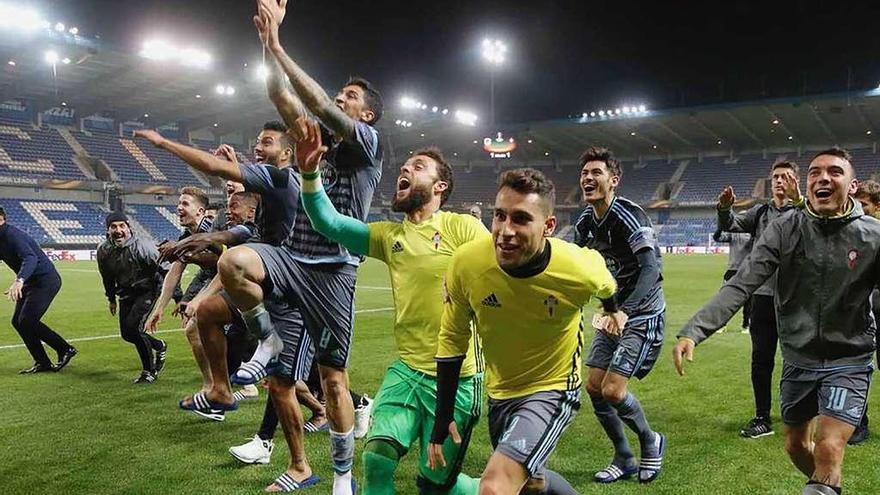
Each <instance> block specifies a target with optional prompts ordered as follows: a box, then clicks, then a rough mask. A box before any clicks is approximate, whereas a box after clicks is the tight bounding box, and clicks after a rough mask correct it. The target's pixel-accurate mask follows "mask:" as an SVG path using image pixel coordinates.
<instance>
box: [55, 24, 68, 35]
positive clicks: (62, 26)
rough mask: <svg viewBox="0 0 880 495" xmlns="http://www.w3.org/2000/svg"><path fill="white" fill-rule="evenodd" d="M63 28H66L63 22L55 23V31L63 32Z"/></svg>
mask: <svg viewBox="0 0 880 495" xmlns="http://www.w3.org/2000/svg"><path fill="white" fill-rule="evenodd" d="M65 29H66V28H65V27H64V24H62V23H60V22H59V23H57V24H55V31H58V32H59V33H63V32H64V30H65Z"/></svg>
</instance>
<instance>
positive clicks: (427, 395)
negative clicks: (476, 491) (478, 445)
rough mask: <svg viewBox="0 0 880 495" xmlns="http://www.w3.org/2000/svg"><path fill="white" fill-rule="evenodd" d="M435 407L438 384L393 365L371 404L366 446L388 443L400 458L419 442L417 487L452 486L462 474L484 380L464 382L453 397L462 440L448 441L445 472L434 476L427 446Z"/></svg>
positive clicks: (475, 378)
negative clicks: (377, 442)
mask: <svg viewBox="0 0 880 495" xmlns="http://www.w3.org/2000/svg"><path fill="white" fill-rule="evenodd" d="M436 405H437V379H436V378H434V377H433V376H430V375H426V374H425V373H422V372H420V371H416V370H414V369H412V368H410V367H409V366H407V365H405V364H403V363H402V362H401V361H400V360H397V361H395V362H394V363H392V364H391V366H389V367H388V370H387V371H386V372H385V379H384V380H382V386H381V387H379V391H378V392H377V393H376V399H375V403H374V404H373V423H372V426H371V427H370V433H369V435H368V436H367V441H370V440H373V439H376V440H386V441H389V442H391V443H394V444H396V447H397V448H398V449H399V450H400V452H401V454H405V453H406V452H408V451H409V448H410V446H412V444H413V443H415V441H416V440H418V441H419V451H420V452H421V458H420V459H419V479H418V483H419V484H420V485H422V484H425V483H428V484H431V485H435V486H440V487H446V488H448V487H451V486H452V485H453V484H455V481H456V478H457V477H458V474H459V473H460V472H461V464H462V461H463V460H464V454H465V452H466V451H467V446H468V443H469V441H470V439H471V433H472V431H473V429H474V427H475V426H476V425H477V421H479V419H480V414H481V413H482V410H483V375H482V374H478V375H475V376H470V377H467V378H462V379H461V380H460V381H459V384H458V394H457V395H456V398H455V425H456V426H457V427H458V433H459V434H460V435H461V445H455V444H454V443H453V442H452V439H451V438H450V439H447V440H446V443H444V444H443V455H444V457H445V458H446V468H445V469H438V470H436V471H432V470H430V469H429V468H428V444H429V443H430V442H431V431H432V430H433V429H434V407H435V406H436Z"/></svg>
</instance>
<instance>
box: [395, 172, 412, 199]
mask: <svg viewBox="0 0 880 495" xmlns="http://www.w3.org/2000/svg"><path fill="white" fill-rule="evenodd" d="M410 186H412V182H410V180H409V179H408V178H406V177H402V176H401V177H399V178H398V179H397V197H398V198H401V197H403V196H406V195H407V194H408V193H409V188H410Z"/></svg>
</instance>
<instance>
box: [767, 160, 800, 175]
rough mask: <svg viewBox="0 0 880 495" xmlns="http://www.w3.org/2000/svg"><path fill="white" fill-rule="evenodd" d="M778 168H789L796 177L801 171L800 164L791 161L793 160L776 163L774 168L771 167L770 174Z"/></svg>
mask: <svg viewBox="0 0 880 495" xmlns="http://www.w3.org/2000/svg"><path fill="white" fill-rule="evenodd" d="M777 168H787V169H789V170H791V171H792V172H794V175H795V176H797V175H798V174H799V173H800V169H799V168H798V164H797V163H796V162H793V161H791V160H781V161H778V162H776V163H774V164H773V166H772V167H770V172H771V173H772V172H773V171H775V170H776V169H777Z"/></svg>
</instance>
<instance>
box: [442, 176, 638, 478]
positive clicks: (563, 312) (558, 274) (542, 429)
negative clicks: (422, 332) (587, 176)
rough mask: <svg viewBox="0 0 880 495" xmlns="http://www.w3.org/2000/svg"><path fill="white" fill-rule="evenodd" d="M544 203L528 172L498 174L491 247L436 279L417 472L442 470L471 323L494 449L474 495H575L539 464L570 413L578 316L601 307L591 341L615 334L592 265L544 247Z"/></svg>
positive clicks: (469, 253) (592, 256) (575, 392)
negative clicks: (441, 291)
mask: <svg viewBox="0 0 880 495" xmlns="http://www.w3.org/2000/svg"><path fill="white" fill-rule="evenodd" d="M554 196H555V193H554V188H553V183H552V182H550V181H549V180H547V178H546V177H544V175H543V174H542V173H541V172H539V171H537V170H533V169H517V170H511V171H507V172H504V173H503V174H502V175H501V177H500V179H499V190H498V194H497V196H496V198H495V207H494V211H493V220H492V237H491V238H485V239H480V240H477V241H474V242H471V243H468V244H466V245H464V246H462V247H460V248H458V250H456V252H455V254H453V256H452V261H450V264H449V269H448V270H447V272H446V307H445V308H444V312H443V317H442V322H441V326H440V335H439V337H438V344H437V357H436V361H437V406H436V413H435V417H436V422H435V423H434V431H433V432H432V435H431V445H430V446H429V456H428V461H429V465H430V467H431V468H432V469H438V468H442V467H445V466H446V465H447V460H446V458H445V455H444V450H445V449H446V447H444V442H445V441H446V439H447V437H449V436H452V438H453V441H455V442H456V443H458V442H459V441H461V438H460V437H459V435H458V430H457V427H456V423H455V422H454V421H453V414H454V413H453V411H454V408H455V405H456V404H455V399H456V390H457V389H458V386H459V376H460V374H461V369H462V365H463V363H464V361H465V356H466V355H467V352H468V350H469V348H470V342H471V339H472V337H471V334H472V330H471V321H472V320H473V323H474V324H475V326H476V331H477V333H478V335H479V336H480V338H481V339H482V349H483V354H484V356H485V360H486V370H487V371H486V388H487V390H488V394H489V436H490V439H491V442H492V446H493V447H494V449H495V451H494V453H493V454H492V456H491V457H490V459H489V462H488V464H487V465H486V469H485V470H484V471H483V475H482V478H481V479H480V487H479V490H480V493H483V494H489V493H492V494H496V493H497V494H516V493H547V494H574V493H577V492H575V491H574V489H573V488H572V487H571V485H569V483H568V482H567V481H566V480H565V479H564V478H563V477H562V476H560V475H559V474H557V473H555V472H553V471H550V470H548V469H546V466H545V464H546V462H547V459H548V457H549V456H550V454H551V453H552V452H553V450H554V448H555V447H556V444H557V443H558V442H559V439H560V437H561V436H562V433H563V432H564V431H565V429H566V428H567V427H568V425H569V424H570V423H571V421H572V420H573V419H574V416H575V412H576V411H577V409H578V408H579V407H580V388H581V386H582V379H581V374H582V370H583V359H582V355H583V347H584V332H583V325H582V323H581V321H582V316H583V306H584V305H585V304H586V303H587V302H588V301H589V300H590V298H592V297H594V296H595V297H598V298H600V299H602V305H603V308H604V310H605V315H606V316H605V317H604V319H603V322H604V323H603V331H607V332H609V333H619V332H620V331H621V330H622V329H623V327H624V325H625V323H626V315H625V314H624V313H622V312H620V311H618V310H617V306H616V303H615V300H614V292H615V282H614V278H613V277H612V276H611V274H610V273H609V272H608V269H607V268H606V267H605V262H604V261H603V260H602V257H601V255H599V253H597V252H596V251H593V250H590V249H582V248H579V247H577V246H575V245H574V244H570V243H568V242H565V241H562V240H560V239H555V238H552V237H551V236H552V235H553V231H554V230H555V228H556V217H555V216H553V208H554V201H555V200H554ZM450 461H451V460H450Z"/></svg>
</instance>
